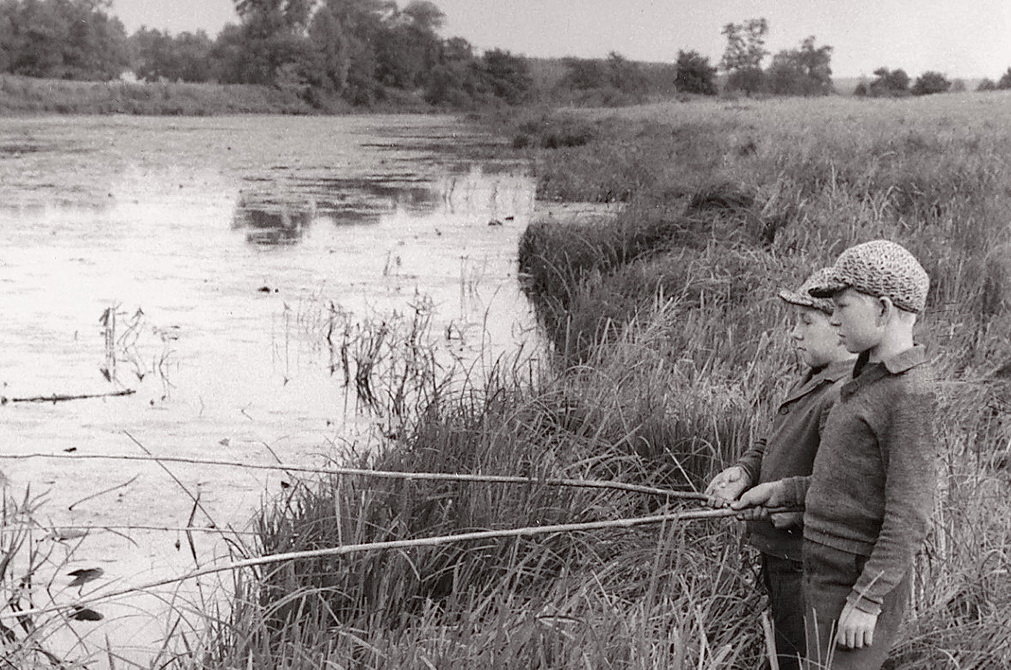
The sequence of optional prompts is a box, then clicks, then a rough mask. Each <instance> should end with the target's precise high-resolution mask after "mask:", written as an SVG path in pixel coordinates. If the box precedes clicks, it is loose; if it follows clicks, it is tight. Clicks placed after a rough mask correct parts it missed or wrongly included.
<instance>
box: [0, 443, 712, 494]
mask: <svg viewBox="0 0 1011 670" xmlns="http://www.w3.org/2000/svg"><path fill="white" fill-rule="evenodd" d="M33 458H49V459H60V460H96V459H105V460H120V461H141V462H155V463H182V464H187V465H211V466H221V467H236V468H245V469H249V470H285V471H288V472H305V473H311V474H319V475H338V476H341V475H346V476H359V477H371V478H374V479H403V480H407V481H412V480H414V481H450V482H478V483H490V484H542V485H545V486H562V487H572V488H590V489H611V490H616V491H628V492H631V493H643V494H646V495H654V496H662V497H667V498H673V499H679V500H697V501H705V500H708V497H707V496H706V495H705V494H703V493H696V492H694V491H673V490H670V489H661V488H655V487H652V486H642V485H640V484H627V483H625V482H615V481H606V480H597V479H565V478H551V477H549V478H544V479H537V478H535V477H517V476H512V475H475V474H458V473H451V472H396V471H390V470H368V469H364V468H342V467H333V468H310V467H306V466H299V465H286V464H284V463H276V464H258V463H239V462H235V461H224V460H214V459H198V458H182V457H179V456H138V455H133V454H120V455H112V454H45V453H32V454H0V460H13V461H19V460H28V459H33Z"/></svg>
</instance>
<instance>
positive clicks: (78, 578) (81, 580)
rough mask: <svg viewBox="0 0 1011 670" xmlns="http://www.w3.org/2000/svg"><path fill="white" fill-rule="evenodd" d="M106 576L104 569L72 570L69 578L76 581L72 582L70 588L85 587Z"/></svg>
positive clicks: (68, 574)
mask: <svg viewBox="0 0 1011 670" xmlns="http://www.w3.org/2000/svg"><path fill="white" fill-rule="evenodd" d="M104 574H105V570H103V569H102V568H81V569H80V570H72V571H70V572H68V573H67V576H68V577H73V578H74V581H72V582H70V584H68V586H84V585H85V584H87V583H88V582H90V581H94V580H96V579H98V578H99V577H101V576H102V575H104Z"/></svg>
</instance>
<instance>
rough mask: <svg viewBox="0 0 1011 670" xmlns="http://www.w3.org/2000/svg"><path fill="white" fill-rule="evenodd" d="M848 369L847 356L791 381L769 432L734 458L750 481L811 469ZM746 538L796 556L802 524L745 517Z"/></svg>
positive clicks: (798, 557)
mask: <svg viewBox="0 0 1011 670" xmlns="http://www.w3.org/2000/svg"><path fill="white" fill-rule="evenodd" d="M852 370H853V360H852V359H850V360H845V361H838V362H836V363H832V364H830V365H826V366H824V367H821V368H819V369H810V370H808V372H807V374H805V375H804V376H803V377H802V378H801V379H799V380H798V381H797V383H796V384H794V385H793V387H792V388H791V389H790V390H789V391H788V392H787V394H786V398H784V399H783V402H782V403H780V405H779V408H778V410H777V412H776V416H775V417H774V418H773V421H772V429H771V430H770V431H769V433H768V436H767V437H766V438H765V439H761V440H757V441H756V442H755V444H753V445H752V446H751V447H750V448H749V449H748V450H747V451H746V452H744V454H743V455H742V456H741V458H740V460H738V461H737V465H739V466H740V467H742V468H743V469H744V471H745V472H746V473H747V475H748V478H749V479H750V480H751V483H752V485H756V484H764V483H766V482H774V481H778V480H780V479H784V478H786V477H795V476H802V475H810V474H811V468H812V466H813V464H814V456H815V454H816V453H817V452H818V445H819V444H820V443H821V433H822V430H823V429H824V427H825V421H826V420H827V419H828V414H829V410H830V409H832V405H833V404H834V403H835V401H836V399H837V398H838V397H839V387H840V386H841V384H842V380H843V378H844V377H845V378H848V377H849V374H850V373H851V372H852ZM748 541H749V543H750V544H751V545H752V546H753V547H755V548H756V549H758V550H759V551H761V552H762V553H765V554H772V555H773V556H778V557H780V558H787V559H791V560H794V561H799V560H801V553H802V547H803V543H804V534H803V528H802V525H801V524H799V523H798V524H797V525H796V526H794V527H789V528H776V527H775V526H773V525H772V522H771V521H749V522H748Z"/></svg>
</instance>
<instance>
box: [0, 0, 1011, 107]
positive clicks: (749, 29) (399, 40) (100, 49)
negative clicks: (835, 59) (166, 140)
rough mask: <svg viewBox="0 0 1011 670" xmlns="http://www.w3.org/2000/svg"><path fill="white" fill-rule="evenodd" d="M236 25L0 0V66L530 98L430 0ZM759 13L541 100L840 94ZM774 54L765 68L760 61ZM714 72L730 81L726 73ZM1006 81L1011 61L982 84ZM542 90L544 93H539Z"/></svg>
mask: <svg viewBox="0 0 1011 670" xmlns="http://www.w3.org/2000/svg"><path fill="white" fill-rule="evenodd" d="M233 1H234V3H235V9H236V13H237V14H238V16H239V22H238V23H232V24H228V25H226V26H225V27H224V28H223V29H222V30H221V31H220V33H219V34H218V35H217V36H216V37H214V38H213V39H212V38H211V37H210V36H208V35H207V33H205V32H203V31H196V32H192V33H191V32H183V33H179V34H177V35H172V34H170V33H168V32H166V31H161V30H156V29H150V28H146V27H142V28H141V29H139V30H137V31H136V32H135V33H134V34H132V35H129V36H128V35H127V34H126V31H125V29H124V27H123V24H122V23H121V22H120V21H119V19H117V18H115V17H114V16H112V15H111V14H110V13H109V10H110V9H111V0H0V72H10V73H13V74H18V75H24V76H29V77H46V78H58V79H82V80H100V81H101V80H104V81H108V80H112V79H117V78H119V77H120V76H121V75H122V73H123V72H124V71H126V70H132V71H133V72H134V74H135V75H136V76H137V77H138V78H139V79H142V80H144V81H149V82H155V81H183V82H219V83H226V84H231V83H236V84H260V85H268V86H275V87H279V88H283V89H288V90H290V91H293V92H295V93H296V94H297V95H298V96H299V97H301V98H302V99H304V100H306V101H307V102H309V103H310V104H312V105H313V106H315V107H317V108H321V109H328V108H335V107H340V106H342V105H343V106H346V105H364V106H367V105H372V104H376V103H383V102H388V103H391V104H393V105H395V106H403V105H409V104H417V103H419V102H423V103H426V104H429V105H434V106H446V107H453V108H467V107H476V106H482V105H486V104H498V103H505V104H518V103H522V102H526V101H528V100H530V99H531V98H532V97H533V95H534V94H535V91H534V79H533V76H532V73H531V65H530V61H528V60H527V59H524V58H522V57H520V56H516V55H513V54H511V53H509V52H508V51H504V50H500V49H492V50H488V51H485V52H483V53H481V54H478V52H477V50H476V49H475V48H474V47H473V46H472V45H471V44H470V43H469V42H467V40H465V39H463V38H462V37H450V38H446V39H444V38H442V37H440V35H439V30H440V29H441V28H442V27H443V25H444V22H445V15H444V14H443V12H442V11H441V10H440V9H439V8H438V6H436V5H435V4H434V3H433V2H431V1H430V0H409V1H408V2H407V4H406V5H404V6H403V7H399V6H398V5H397V3H396V2H395V0H233ZM768 32H769V23H768V21H766V20H765V19H764V18H757V19H749V20H746V21H743V22H741V23H728V24H726V25H725V26H724V27H723V30H722V34H723V35H724V37H726V48H725V50H724V53H723V56H722V58H721V59H720V61H719V63H718V64H716V65H714V64H712V63H710V60H709V58H707V57H705V56H703V55H702V54H700V53H698V52H697V51H694V50H682V51H679V52H678V54H677V58H676V60H675V61H674V62H673V63H658V64H643V63H636V62H633V61H630V60H628V59H626V58H625V57H623V56H622V55H621V54H618V53H616V52H612V53H611V54H609V55H608V56H607V58H604V59H584V58H566V59H562V61H561V65H562V71H563V73H562V75H561V76H560V77H559V78H558V80H557V81H556V82H555V83H554V86H553V88H552V89H551V91H548V96H549V97H552V96H556V97H557V96H560V95H563V94H564V95H565V99H566V100H567V101H570V102H575V103H577V104H579V103H583V104H605V105H607V104H628V103H635V102H641V101H643V100H645V99H648V98H650V97H669V96H671V95H674V94H677V93H686V94H698V95H716V94H717V93H718V92H719V91H720V89H721V88H722V89H724V90H726V91H729V92H741V93H743V94H745V95H755V94H771V95H805V96H809V95H826V94H829V93H832V92H833V91H834V89H833V84H832V68H831V60H832V53H833V47H831V46H828V45H818V44H816V41H815V38H814V37H813V36H811V37H808V38H806V39H804V40H802V41H801V43H800V44H799V45H798V46H797V47H796V48H794V49H785V50H781V51H779V52H778V53H776V54H775V55H772V54H771V53H770V52H769V51H768V50H767V49H766V48H765V40H766V37H767V35H768ZM770 55H772V58H771V61H769V63H768V65H764V61H765V60H766V57H767V56H770ZM718 73H722V74H723V75H724V76H723V78H722V81H721V80H720V79H719V78H718ZM874 75H875V79H874V80H873V81H870V82H863V83H861V84H860V85H859V86H858V87H857V89H856V91H855V93H856V94H857V95H868V96H902V95H923V94H929V93H938V92H943V91H948V90H952V89H954V90H958V88H959V86H960V85H961V86H962V87H964V85H962V84H960V82H958V81H956V82H949V81H948V80H947V79H946V78H945V77H944V75H942V74H940V73H937V72H925V73H923V74H922V75H921V76H920V77H919V78H917V79H916V80H915V81H912V80H911V79H910V77H909V76H908V75H907V74H906V73H905V71H903V70H902V69H896V70H890V69H888V68H886V67H883V68H879V69H878V70H876V71H875V72H874ZM1000 88H1011V68H1009V69H1008V72H1006V73H1005V74H1004V75H1003V76H1002V77H1001V78H1000V79H999V80H998V81H996V82H994V81H991V80H989V79H986V80H984V81H983V82H982V83H981V84H980V86H979V89H980V90H993V89H1000ZM541 93H542V94H543V93H544V92H543V91H542V92H541Z"/></svg>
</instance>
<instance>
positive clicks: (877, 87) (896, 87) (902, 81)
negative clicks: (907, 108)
mask: <svg viewBox="0 0 1011 670" xmlns="http://www.w3.org/2000/svg"><path fill="white" fill-rule="evenodd" d="M874 76H875V77H876V79H874V81H872V82H871V85H870V94H871V95H872V96H874V97H881V96H888V97H891V96H902V95H909V75H908V74H906V71H905V70H903V69H902V68H898V69H896V70H889V69H888V68H887V67H879V68H878V69H877V70H875V71H874Z"/></svg>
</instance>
